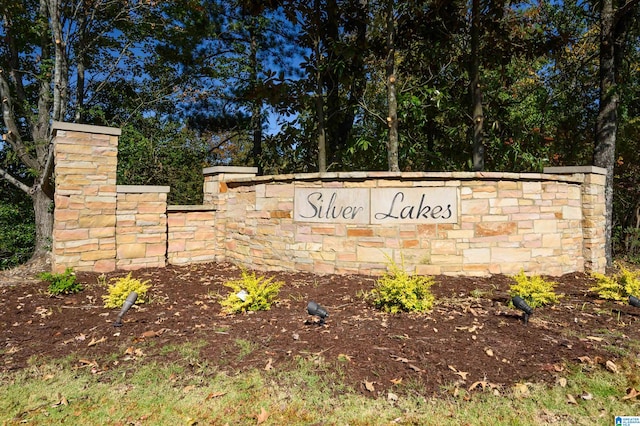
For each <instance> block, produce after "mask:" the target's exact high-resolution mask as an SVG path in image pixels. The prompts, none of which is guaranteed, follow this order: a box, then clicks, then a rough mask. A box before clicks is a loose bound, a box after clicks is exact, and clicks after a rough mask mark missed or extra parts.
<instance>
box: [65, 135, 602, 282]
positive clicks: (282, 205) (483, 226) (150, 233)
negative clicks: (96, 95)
mask: <svg viewBox="0 0 640 426" xmlns="http://www.w3.org/2000/svg"><path fill="white" fill-rule="evenodd" d="M53 128H54V131H55V135H54V136H55V140H54V152H55V160H56V168H55V177H56V195H55V214H54V232H53V265H54V268H53V269H54V271H56V272H62V271H63V270H64V269H65V268H67V267H71V268H74V269H76V270H89V271H97V272H107V271H112V270H115V269H138V268H143V267H163V266H165V265H166V264H167V263H170V264H180V265H183V264H189V263H194V262H208V261H231V262H234V263H237V264H239V265H242V266H245V267H248V268H253V269H258V270H290V271H307V272H315V273H335V274H356V273H357V274H368V275H379V274H382V273H384V272H385V271H386V270H387V268H388V266H389V264H390V262H396V263H397V264H399V265H403V266H404V268H405V269H407V270H408V271H410V272H413V273H417V274H424V275H439V274H448V275H488V274H514V273H517V272H519V271H521V270H523V271H525V272H526V273H528V274H544V275H561V274H565V273H569V272H576V271H584V270H593V271H598V272H604V269H605V265H606V260H605V250H604V247H605V234H604V223H605V215H604V210H605V201H604V183H605V175H604V170H603V169H599V168H596V167H569V168H549V169H546V170H545V173H483V172H473V173H471V172H440V173H427V172H424V173H420V172H414V173H392V172H351V173H323V174H318V173H312V174H295V175H277V176H256V173H257V170H256V169H255V168H251V167H211V168H207V169H204V170H203V173H204V175H205V176H204V205H202V206H167V194H168V192H169V188H168V187H157V186H155V187H154V186H116V168H117V146H118V136H119V134H120V131H119V130H118V129H110V128H104V127H98V126H86V125H75V124H68V123H54V126H53ZM394 194H395V195H394ZM396 196H398V197H399V198H397V199H398V200H401V201H402V202H404V203H405V204H404V207H402V210H396V211H394V213H393V214H383V215H382V216H380V217H379V216H378V215H379V214H380V208H382V209H385V208H387V207H386V206H388V205H389V200H388V199H387V198H389V197H391V198H392V199H393V201H392V202H391V204H392V206H393V205H394V204H393V203H395V200H396ZM305 197H306V198H305ZM314 197H315V198H314ZM322 197H325V198H324V199H323V198H322ZM405 197H406V198H405ZM420 197H421V198H420ZM305 201H306V203H307V205H306V207H307V208H310V209H311V212H312V214H311V215H310V214H309V212H308V211H304V207H305V204H304V203H305ZM316 202H318V203H320V202H322V203H325V204H323V205H320V204H317V205H315V204H314V203H316ZM339 203H343V204H342V207H340V209H338V204H339ZM345 203H346V204H345ZM301 206H302V207H301ZM301 208H302V210H301ZM321 209H323V210H322V212H321ZM384 211H385V210H382V212H384ZM365 212H366V213H365ZM376 212H378V213H376ZM428 212H431V215H429V214H427V213H428ZM387 219H390V220H387Z"/></svg>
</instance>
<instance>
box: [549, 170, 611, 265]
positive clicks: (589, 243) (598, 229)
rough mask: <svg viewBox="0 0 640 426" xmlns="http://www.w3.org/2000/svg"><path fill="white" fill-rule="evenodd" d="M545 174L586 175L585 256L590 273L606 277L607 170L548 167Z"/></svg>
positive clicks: (584, 192)
mask: <svg viewBox="0 0 640 426" xmlns="http://www.w3.org/2000/svg"><path fill="white" fill-rule="evenodd" d="M544 172H545V173H554V174H563V173H571V174H584V181H583V183H582V239H583V242H582V253H583V255H584V267H585V270H587V271H593V272H600V273H604V272H605V270H606V267H607V257H606V251H605V245H606V243H607V241H606V235H605V226H606V216H605V211H606V204H605V202H606V201H605V196H604V188H605V180H606V173H607V170H606V169H603V168H602V167H595V166H575V167H545V169H544Z"/></svg>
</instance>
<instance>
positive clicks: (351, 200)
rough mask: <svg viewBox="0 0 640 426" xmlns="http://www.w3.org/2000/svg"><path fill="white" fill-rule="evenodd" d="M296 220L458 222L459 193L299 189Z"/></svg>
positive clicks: (432, 189)
mask: <svg viewBox="0 0 640 426" xmlns="http://www.w3.org/2000/svg"><path fill="white" fill-rule="evenodd" d="M293 204H294V220H295V221H299V222H328V223H353V224H389V223H457V221H458V191H457V188H452V187H425V188H305V187H296V188H295V194H294V203H293Z"/></svg>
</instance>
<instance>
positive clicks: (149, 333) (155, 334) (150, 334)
mask: <svg viewBox="0 0 640 426" xmlns="http://www.w3.org/2000/svg"><path fill="white" fill-rule="evenodd" d="M165 331H166V330H165V329H164V328H161V329H160V330H157V331H155V330H147V331H145V332H144V333H142V334H141V336H140V337H142V338H143V339H148V338H150V337H158V336H161V335H162V334H163V333H164V332H165Z"/></svg>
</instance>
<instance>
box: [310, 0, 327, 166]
mask: <svg viewBox="0 0 640 426" xmlns="http://www.w3.org/2000/svg"><path fill="white" fill-rule="evenodd" d="M315 6H316V11H315V15H314V20H315V30H316V37H315V40H314V43H313V50H314V54H315V58H316V59H315V60H316V63H315V69H316V81H315V85H316V93H315V97H316V120H317V126H318V127H317V128H318V136H317V137H318V172H320V173H325V172H326V171H327V137H326V129H325V123H324V96H323V93H322V87H323V85H322V60H321V59H322V51H321V48H320V21H321V20H320V13H321V8H320V0H316V2H315Z"/></svg>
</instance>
